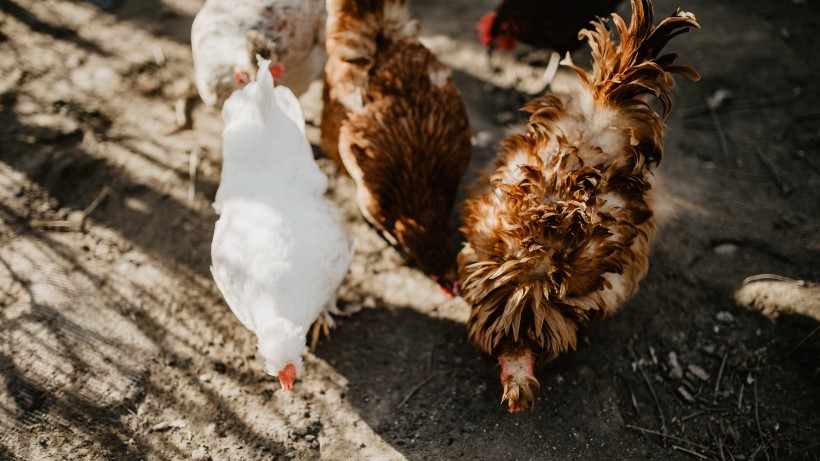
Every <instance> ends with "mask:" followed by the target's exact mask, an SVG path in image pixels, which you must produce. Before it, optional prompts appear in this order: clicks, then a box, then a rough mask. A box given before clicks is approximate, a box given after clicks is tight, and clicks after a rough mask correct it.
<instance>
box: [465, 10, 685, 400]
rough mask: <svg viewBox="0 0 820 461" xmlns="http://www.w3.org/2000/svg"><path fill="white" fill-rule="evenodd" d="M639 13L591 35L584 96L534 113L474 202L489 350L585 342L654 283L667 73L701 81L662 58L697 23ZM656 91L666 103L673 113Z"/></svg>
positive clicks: (476, 297)
mask: <svg viewBox="0 0 820 461" xmlns="http://www.w3.org/2000/svg"><path fill="white" fill-rule="evenodd" d="M632 6H633V14H632V21H631V24H630V25H629V27H627V26H626V24H625V23H624V21H623V20H622V19H621V18H620V17H619V16H618V15H613V18H614V23H615V28H616V30H617V32H618V36H619V37H620V43H618V44H617V45H616V44H615V43H614V42H613V40H612V38H611V37H610V35H609V33H608V32H607V30H606V28H605V27H604V26H603V24H602V23H594V24H593V28H592V29H590V30H587V31H582V32H581V33H580V35H581V36H582V37H585V38H587V41H588V42H589V44H590V46H591V48H592V53H593V58H594V65H593V71H592V73H587V72H586V71H584V70H582V69H580V68H578V67H575V66H572V64H571V63H570V66H571V67H572V68H573V69H574V70H575V71H576V72H577V73H578V74H579V76H580V79H581V80H580V84H579V89H578V93H572V92H569V93H567V94H551V95H547V96H543V97H539V98H536V99H534V100H532V101H530V103H528V104H527V105H526V106H525V107H524V110H526V111H528V112H529V113H530V118H529V123H528V125H527V132H526V133H520V134H514V135H512V136H510V137H508V138H507V139H505V140H504V141H503V142H502V150H501V153H500V154H499V156H498V158H497V160H496V163H495V167H496V169H495V172H494V174H493V175H492V176H491V177H490V180H489V182H490V188H491V189H490V190H489V191H488V192H487V193H485V194H483V195H481V196H479V197H477V198H475V199H472V200H468V201H467V203H466V204H465V208H466V211H467V215H466V217H465V220H464V227H462V232H463V233H464V235H465V237H466V239H467V242H468V243H467V245H466V246H465V248H464V250H463V251H462V254H461V255H459V258H458V260H459V275H460V276H461V278H462V280H463V286H462V293H463V296H464V298H465V300H466V301H467V302H468V303H469V304H470V306H471V314H470V318H469V320H468V325H467V327H468V335H469V338H470V340H471V341H472V342H473V343H474V344H475V345H476V347H478V348H479V350H481V351H482V352H484V353H486V354H488V355H493V356H495V357H501V356H502V354H506V355H508V356H509V355H510V354H511V352H510V351H515V352H514V354H512V356H532V357H534V358H535V360H536V361H537V362H541V363H544V362H548V361H550V360H553V359H555V358H556V357H557V356H558V355H560V354H562V353H564V352H567V351H568V350H570V349H574V348H575V347H576V344H577V340H578V337H577V335H578V331H579V329H580V328H581V327H582V326H583V325H585V324H586V323H587V322H589V321H590V319H592V318H595V317H602V316H604V315H606V314H608V313H610V312H613V311H615V310H616V309H617V308H618V307H620V305H621V304H623V303H624V302H626V300H627V299H629V297H631V296H632V295H633V294H634V292H635V291H636V290H637V287H638V282H639V281H640V279H641V278H643V276H644V275H645V274H646V271H647V269H648V256H649V242H650V239H651V238H652V236H653V234H654V231H655V222H654V219H653V212H652V192H653V189H652V187H651V183H650V175H651V170H650V166H651V164H652V163H653V162H659V161H660V159H661V156H662V152H663V135H664V131H665V129H666V127H665V125H664V123H663V117H665V116H666V115H667V114H668V112H669V110H671V107H672V101H671V95H670V89H671V87H672V86H673V85H674V79H673V78H672V76H671V75H670V73H671V72H676V73H679V74H681V75H683V76H684V77H696V76H697V72H695V70H694V69H692V68H691V67H688V66H676V65H673V63H674V61H675V60H676V56H675V55H670V54H666V55H662V56H659V54H660V52H661V51H662V48H663V46H664V45H666V43H667V42H668V41H669V39H671V38H672V37H674V36H676V35H678V34H680V33H682V32H683V31H685V30H686V28H688V27H692V26H693V27H697V22H696V21H695V18H694V16H693V15H691V14H690V13H683V12H680V11H678V12H676V13H675V15H673V16H672V17H670V18H668V19H666V20H664V21H662V22H661V23H660V25H658V26H657V27H652V6H651V4H650V2H649V0H633V1H632ZM648 95H651V96H654V97H656V98H658V99H659V100H660V101H661V104H662V105H663V114H662V115H659V114H657V113H656V112H654V110H652V108H651V106H650V105H649V104H648V103H647V101H646V97H647V96H648ZM516 379H520V376H519V377H517V378H516ZM533 379H534V378H533ZM536 383H537V381H536ZM519 384H520V385H519ZM524 388H526V389H524ZM533 388H534V387H533V386H532V385H531V384H530V383H528V382H521V383H518V384H516V385H515V386H512V387H510V388H509V389H507V385H506V383H505V398H507V399H508V400H510V407H511V408H526V407H528V406H530V405H531V404H532V397H531V395H528V394H527V392H531V391H532V390H533ZM522 389H524V390H522ZM516 399H517V400H516Z"/></svg>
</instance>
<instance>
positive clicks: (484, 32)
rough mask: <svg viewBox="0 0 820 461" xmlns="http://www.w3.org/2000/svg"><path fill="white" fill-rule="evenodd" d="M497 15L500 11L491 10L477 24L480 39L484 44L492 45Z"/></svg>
mask: <svg viewBox="0 0 820 461" xmlns="http://www.w3.org/2000/svg"><path fill="white" fill-rule="evenodd" d="M497 16H498V13H496V12H495V11H490V12H489V13H487V14H485V15H484V16H483V17H482V18H481V20H480V21H478V23H477V24H476V25H475V29H476V31H477V32H478V39H479V40H481V43H482V44H484V46H490V44H491V43H492V42H493V36H492V29H493V24H494V23H495V18H496V17H497Z"/></svg>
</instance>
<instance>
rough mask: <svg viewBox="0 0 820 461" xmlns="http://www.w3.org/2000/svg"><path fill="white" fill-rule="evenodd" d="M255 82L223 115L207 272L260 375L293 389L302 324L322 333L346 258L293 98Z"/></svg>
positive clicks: (347, 248) (349, 254) (261, 75)
mask: <svg viewBox="0 0 820 461" xmlns="http://www.w3.org/2000/svg"><path fill="white" fill-rule="evenodd" d="M268 65H269V62H268V61H264V64H261V65H260V67H261V68H260V70H259V72H258V75H257V79H258V80H257V81H256V82H254V83H250V84H248V85H247V86H246V87H245V88H244V89H242V90H238V91H236V92H235V93H234V94H233V95H232V96H231V97H230V98H229V99H228V100H227V101H226V102H225V105H224V107H223V109H222V118H223V122H224V124H225V130H224V132H223V141H224V142H223V150H222V154H223V165H222V175H221V181H220V184H219V190H218V191H217V194H216V201H215V202H214V209H215V210H216V212H217V213H218V214H219V216H220V217H219V220H218V221H217V222H216V228H215V229H214V238H213V243H212V245H211V260H212V266H211V273H212V274H213V277H214V280H215V281H216V284H217V286H218V287H219V290H220V291H221V292H222V295H223V296H224V297H225V301H227V303H228V305H229V306H230V308H231V310H232V311H233V313H234V314H235V315H236V317H237V318H238V319H239V320H240V321H241V322H242V324H243V325H245V327H247V328H248V329H250V330H251V331H253V332H254V333H256V335H257V337H258V339H259V352H260V353H261V354H262V356H263V357H264V358H265V363H266V366H267V371H268V373H270V374H271V375H273V376H278V377H279V381H280V383H281V385H282V389H283V390H289V389H291V387H293V381H294V379H295V377H296V374H297V373H298V372H299V370H300V368H301V365H302V359H301V352H302V349H303V347H304V345H305V337H306V333H307V330H308V328H310V326H311V324H312V323H314V321H316V323H315V324H314V328H313V337H314V342H315V339H316V338H317V335H318V332H319V330H320V328H324V330H325V332H327V327H328V325H332V323H333V320H332V318H331V317H330V315H329V313H331V312H337V310H336V290H337V288H338V287H339V284H340V283H341V281H342V278H343V277H344V275H345V273H346V272H347V269H348V266H349V265H350V262H351V260H352V258H353V246H352V244H351V241H350V238H349V237H348V235H347V233H346V231H345V229H344V226H343V225H342V218H341V214H340V213H339V210H338V209H337V208H336V207H335V205H334V204H333V203H331V202H330V201H329V200H328V199H327V198H326V197H325V196H324V193H325V190H326V189H327V181H328V180H327V177H326V176H325V175H324V174H323V173H322V172H321V171H320V170H319V167H318V165H317V164H316V162H315V161H314V159H313V151H312V150H311V147H310V144H309V143H308V141H307V138H306V137H305V132H304V129H305V120H304V118H303V115H302V110H301V108H300V106H299V102H298V100H297V99H296V96H294V94H293V93H292V92H291V91H290V90H289V89H288V88H287V87H284V86H280V87H276V88H275V89H274V84H273V79H272V76H271V75H270V73H269V71H268V70H267V69H268Z"/></svg>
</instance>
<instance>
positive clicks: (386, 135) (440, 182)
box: [322, 0, 472, 293]
mask: <svg viewBox="0 0 820 461" xmlns="http://www.w3.org/2000/svg"><path fill="white" fill-rule="evenodd" d="M327 11H328V23H327V52H328V61H327V66H326V68H325V73H326V77H325V90H324V112H323V113H322V148H323V149H324V151H325V152H326V153H327V154H328V156H330V157H331V158H333V159H334V160H335V161H336V162H337V163H339V164H340V165H343V166H344V168H345V169H346V170H347V172H348V173H350V176H351V177H352V178H353V180H354V181H355V182H356V187H357V201H358V204H359V209H360V210H361V212H362V214H363V215H364V217H365V218H366V219H367V220H368V221H369V222H370V224H372V225H373V226H374V227H375V228H376V229H377V230H379V231H380V232H381V233H382V235H384V236H385V238H386V239H387V240H388V241H389V242H390V243H392V244H393V245H394V246H396V247H397V248H398V249H399V250H400V251H402V252H403V253H404V254H406V255H407V256H409V258H410V259H412V261H414V262H415V263H416V264H418V266H419V268H420V269H421V270H422V271H424V272H425V273H426V274H428V275H429V276H431V277H432V278H433V279H434V280H436V281H437V282H438V283H439V285H440V286H441V287H442V288H443V289H445V290H446V291H448V292H449V293H452V288H453V287H452V282H453V280H454V279H455V272H456V270H455V269H456V268H455V261H456V251H455V249H454V248H453V246H452V245H451V243H450V239H449V235H450V232H448V218H449V215H450V211H451V210H452V207H453V201H454V199H455V195H456V191H457V189H458V185H459V181H460V180H461V177H462V176H463V175H464V172H465V170H466V169H467V165H468V163H469V161H470V154H471V150H472V146H471V144H470V128H469V123H468V121H467V110H466V108H465V106H464V101H463V99H462V97H461V94H460V93H459V91H458V89H457V88H456V86H455V85H454V84H453V81H452V79H451V78H450V70H449V69H448V68H447V67H445V66H444V65H443V64H441V63H440V62H439V61H438V59H436V57H435V56H434V55H433V54H432V53H431V52H430V51H429V50H427V49H426V48H425V47H424V46H422V45H421V43H419V40H418V29H419V27H418V23H417V22H416V21H415V20H414V19H413V18H412V17H411V16H410V14H409V12H408V11H407V5H406V2H405V0H360V1H353V0H329V1H328V2H327Z"/></svg>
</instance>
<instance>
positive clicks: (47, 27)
mask: <svg viewBox="0 0 820 461" xmlns="http://www.w3.org/2000/svg"><path fill="white" fill-rule="evenodd" d="M0 9H2V10H3V12H4V13H5V14H8V15H9V16H11V17H13V18H15V19H17V20H18V21H20V22H22V23H23V24H25V25H26V26H28V27H29V28H30V29H31V30H32V32H40V33H43V34H48V35H51V36H52V37H54V39H55V40H63V41H67V42H70V43H73V44H75V45H77V46H78V47H80V48H82V49H84V50H86V51H89V52H92V53H95V54H98V55H100V56H103V57H109V56H111V53H109V52H108V51H106V50H104V49H102V48H100V46H99V45H97V44H96V43H94V42H92V41H89V40H86V39H84V38H82V37H80V36H79V35H78V34H77V32H76V31H74V30H72V29H70V28H68V27H65V26H60V25H55V24H50V23H48V22H46V21H43V20H41V19H39V18H38V17H37V16H35V15H34V14H33V13H31V12H30V11H28V10H26V8H24V7H22V6H20V5H18V4H17V3H15V2H13V1H11V0H0Z"/></svg>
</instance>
